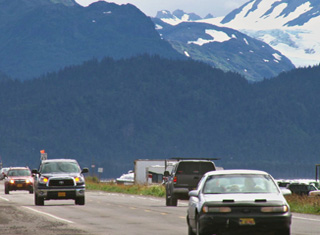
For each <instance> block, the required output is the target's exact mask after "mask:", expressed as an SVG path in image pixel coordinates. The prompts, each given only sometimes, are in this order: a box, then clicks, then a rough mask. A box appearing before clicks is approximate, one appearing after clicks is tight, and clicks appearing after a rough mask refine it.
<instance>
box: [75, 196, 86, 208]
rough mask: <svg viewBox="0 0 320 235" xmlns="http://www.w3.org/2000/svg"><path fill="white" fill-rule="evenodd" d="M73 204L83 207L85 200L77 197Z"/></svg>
mask: <svg viewBox="0 0 320 235" xmlns="http://www.w3.org/2000/svg"><path fill="white" fill-rule="evenodd" d="M75 204H76V205H80V206H83V205H84V204H85V199H84V197H77V198H76V199H75Z"/></svg>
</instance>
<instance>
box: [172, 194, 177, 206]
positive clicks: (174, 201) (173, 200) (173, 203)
mask: <svg viewBox="0 0 320 235" xmlns="http://www.w3.org/2000/svg"><path fill="white" fill-rule="evenodd" d="M170 201H171V206H177V205H178V198H177V197H176V196H174V195H171V198H170Z"/></svg>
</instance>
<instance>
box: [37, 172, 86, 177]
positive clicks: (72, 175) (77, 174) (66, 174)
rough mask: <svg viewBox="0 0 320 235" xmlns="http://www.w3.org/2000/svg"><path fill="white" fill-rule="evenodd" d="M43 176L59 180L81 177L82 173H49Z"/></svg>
mask: <svg viewBox="0 0 320 235" xmlns="http://www.w3.org/2000/svg"><path fill="white" fill-rule="evenodd" d="M41 175H42V176H45V177H48V178H51V177H57V178H68V177H79V176H81V174H80V173H48V174H41Z"/></svg>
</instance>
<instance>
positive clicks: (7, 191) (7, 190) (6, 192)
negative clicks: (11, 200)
mask: <svg viewBox="0 0 320 235" xmlns="http://www.w3.org/2000/svg"><path fill="white" fill-rule="evenodd" d="M4 193H5V194H9V188H8V187H7V186H5V187H4Z"/></svg>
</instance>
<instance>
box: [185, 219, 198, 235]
mask: <svg viewBox="0 0 320 235" xmlns="http://www.w3.org/2000/svg"><path fill="white" fill-rule="evenodd" d="M187 223H188V235H196V233H195V232H193V230H192V227H191V226H190V222H189V218H188V216H187Z"/></svg>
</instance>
